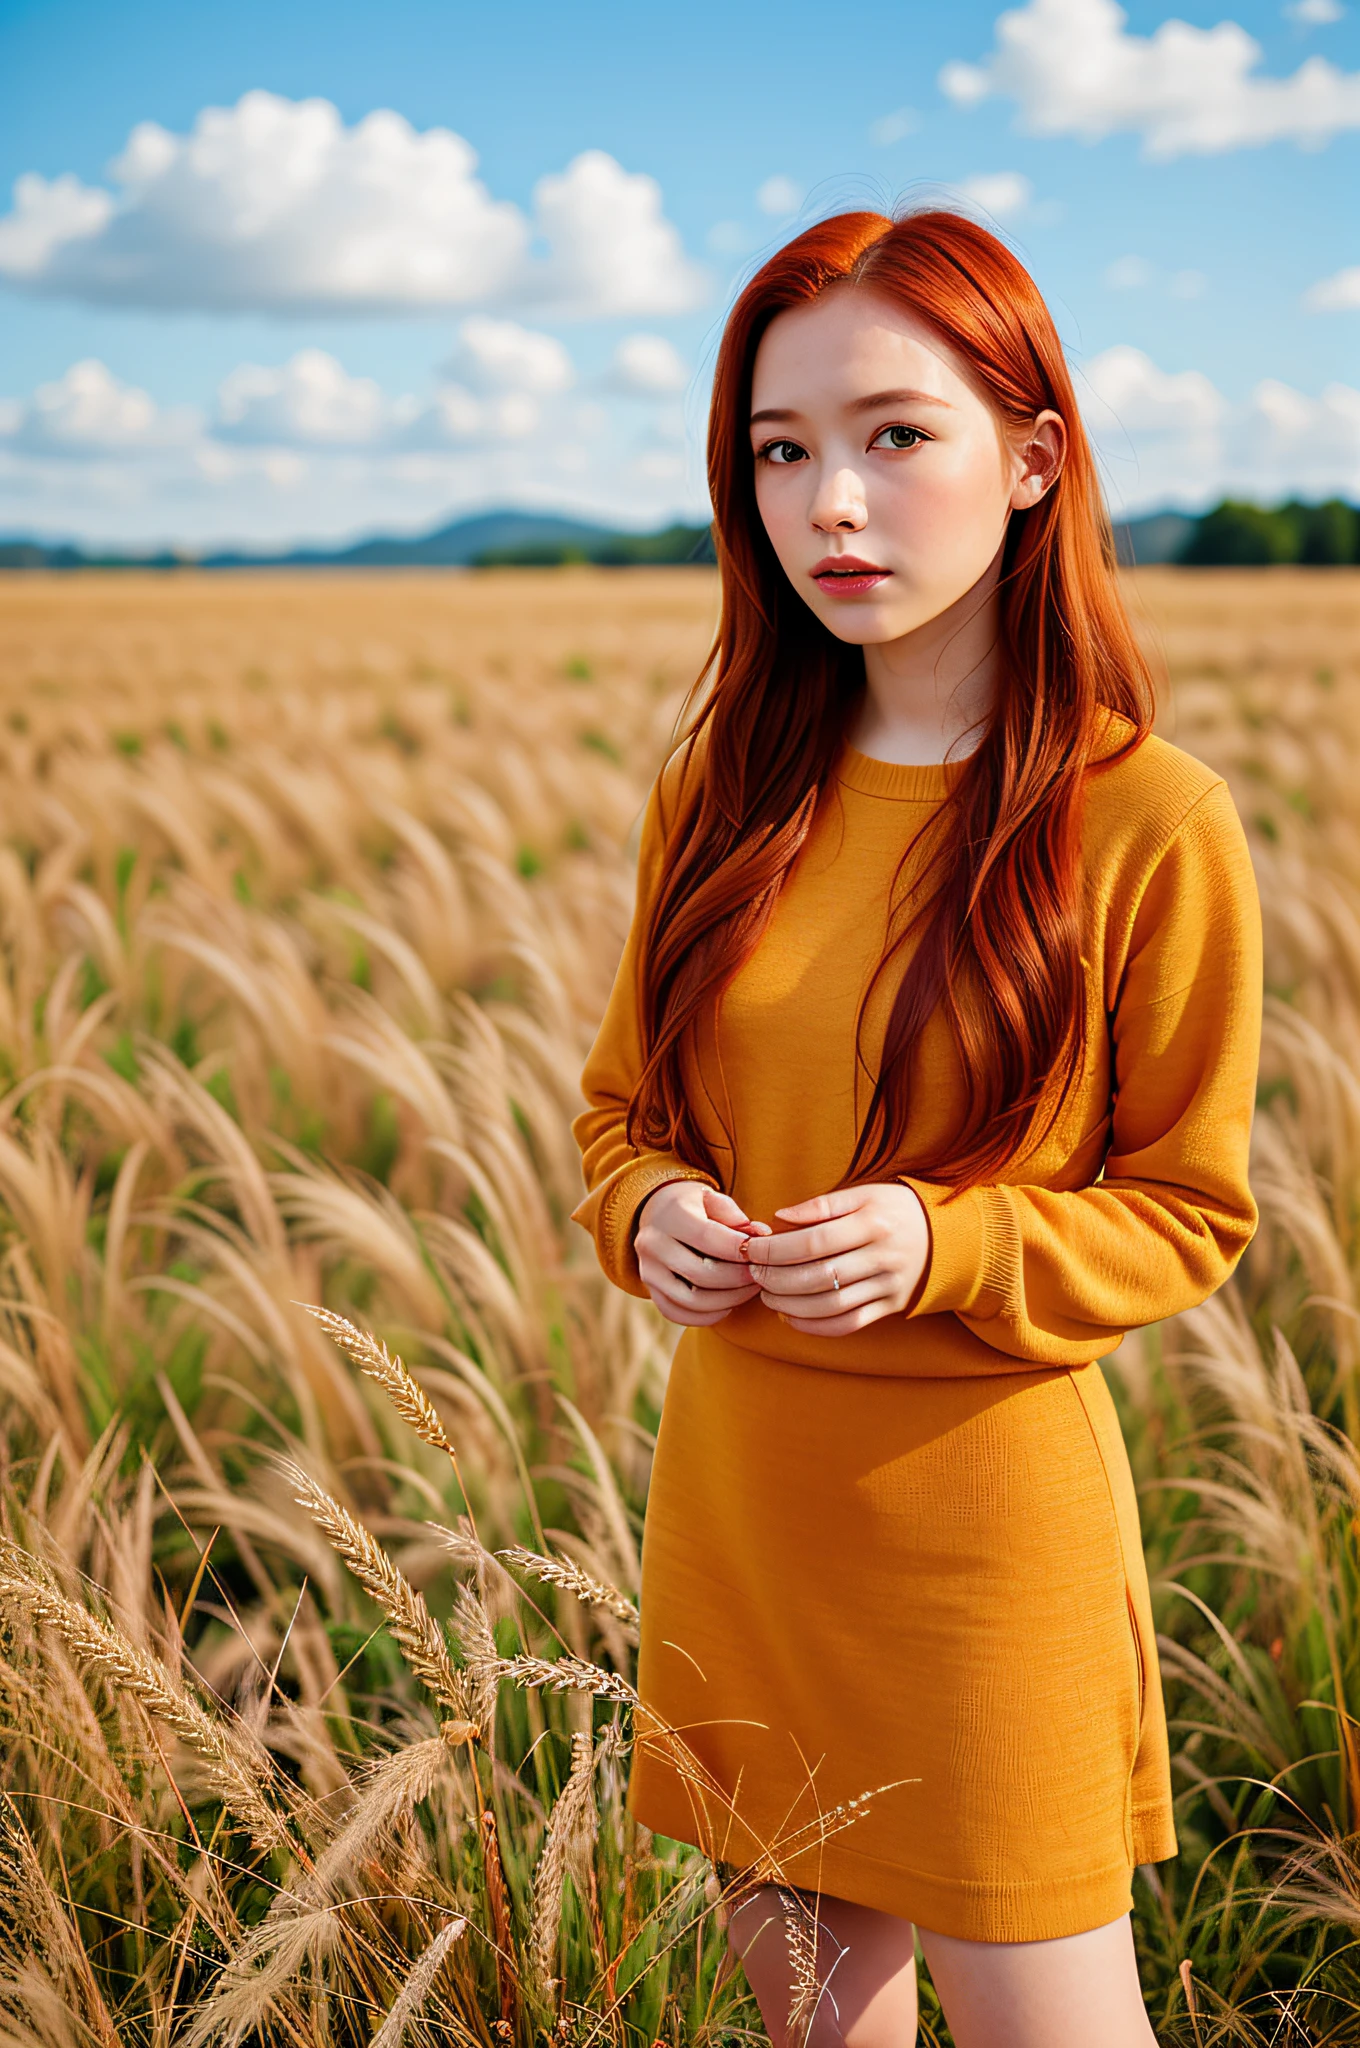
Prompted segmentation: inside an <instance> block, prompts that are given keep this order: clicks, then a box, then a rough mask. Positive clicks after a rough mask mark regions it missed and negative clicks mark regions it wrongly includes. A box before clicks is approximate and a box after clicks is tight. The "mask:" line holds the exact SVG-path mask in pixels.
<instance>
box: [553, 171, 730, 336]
mask: <svg viewBox="0 0 1360 2048" xmlns="http://www.w3.org/2000/svg"><path fill="white" fill-rule="evenodd" d="M534 201H535V205H536V207H537V211H538V220H539V225H540V228H541V230H542V232H543V234H544V235H545V236H546V238H547V241H548V244H549V248H550V251H551V254H550V257H549V260H548V262H547V264H546V266H545V267H544V269H543V271H542V273H541V274H540V275H536V276H535V275H533V274H532V273H530V274H529V275H528V276H526V279H525V285H524V289H525V291H526V294H527V295H529V296H531V297H533V298H535V299H542V300H544V301H546V302H547V303H549V304H551V305H552V306H553V307H554V308H555V309H557V310H560V311H562V312H565V313H581V314H587V313H588V314H617V313H624V314H628V313H633V314H638V313H641V314H658V313H684V312H687V311H688V310H689V309H690V308H691V307H693V306H697V305H698V304H699V303H700V301H701V300H702V299H703V297H704V296H705V294H706V292H707V289H708V277H707V274H706V272H704V271H703V270H701V269H700V268H699V267H698V265H697V264H694V263H691V262H690V260H689V258H688V257H687V256H686V254H685V252H684V248H683V246H682V244H681V241H680V237H679V234H678V233H677V232H676V230H675V228H674V227H673V226H672V225H671V223H670V221H668V220H667V219H666V217H665V214H664V213H663V211H662V203H661V187H660V186H659V185H658V184H657V182H656V180H655V178H649V177H646V176H645V175H643V174H642V173H641V172H629V171H625V170H624V169H623V168H622V166H621V165H619V164H617V163H615V161H614V159H613V157H612V156H608V155H606V153H605V152H604V150H602V149H588V150H586V151H585V152H584V153H583V154H582V155H580V156H578V157H575V158H573V160H572V162H571V163H569V164H568V165H567V168H566V170H565V171H562V172H560V173H559V174H557V175H555V176H553V177H548V178H540V179H539V181H538V183H537V185H536V186H535V187H534Z"/></svg>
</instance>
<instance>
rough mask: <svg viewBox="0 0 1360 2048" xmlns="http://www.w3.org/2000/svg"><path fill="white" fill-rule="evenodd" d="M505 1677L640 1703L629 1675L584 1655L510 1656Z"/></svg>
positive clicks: (503, 1667) (504, 1664) (633, 1704)
mask: <svg viewBox="0 0 1360 2048" xmlns="http://www.w3.org/2000/svg"><path fill="white" fill-rule="evenodd" d="M501 1676H502V1678H508V1679H510V1680H511V1681H512V1682H513V1683H514V1684H515V1685H530V1686H542V1687H543V1688H544V1689H545V1691H548V1692H592V1693H594V1695H595V1697H596V1698H597V1699H601V1700H618V1701H620V1702H621V1703H622V1704H623V1705H624V1706H626V1707H636V1706H638V1705H639V1704H640V1702H639V1700H638V1696H637V1694H636V1693H635V1692H634V1690H633V1688H632V1686H631V1685H630V1684H629V1683H628V1680H627V1679H626V1678H621V1677H620V1676H619V1674H618V1672H617V1671H605V1670H603V1669H602V1668H601V1667H600V1666H599V1665H598V1664H591V1663H589V1662H588V1661H587V1660H586V1658H584V1657H559V1658H557V1659H556V1661H555V1662H552V1663H550V1662H549V1661H548V1660H547V1659H546V1658H544V1657H507V1658H506V1659H505V1660H504V1661H503V1662H502V1664H501Z"/></svg>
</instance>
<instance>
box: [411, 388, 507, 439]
mask: <svg viewBox="0 0 1360 2048" xmlns="http://www.w3.org/2000/svg"><path fill="white" fill-rule="evenodd" d="M541 418H542V413H541V411H540V408H539V404H538V400H537V399H536V398H534V397H532V396H531V395H530V394H529V393H528V392H527V391H502V392H499V393H496V394H494V395H491V396H486V397H479V396H477V395H476V394H474V393H473V392H471V391H469V390H467V389H466V387H465V386H463V385H461V384H441V385H440V387H439V389H438V391H436V393H435V395H434V397H433V399H432V400H431V401H430V403H429V405H427V406H425V407H423V408H422V409H421V411H420V412H418V413H417V414H416V416H415V418H414V419H412V420H411V421H410V423H409V425H407V426H406V427H405V428H404V429H403V430H402V433H401V436H400V445H401V446H402V447H405V448H465V447H476V446H483V447H486V446H494V445H495V444H496V443H497V442H499V441H522V440H524V439H525V438H526V437H527V436H528V435H530V434H532V433H533V431H534V429H535V427H536V426H537V425H538V424H539V421H540V419H541Z"/></svg>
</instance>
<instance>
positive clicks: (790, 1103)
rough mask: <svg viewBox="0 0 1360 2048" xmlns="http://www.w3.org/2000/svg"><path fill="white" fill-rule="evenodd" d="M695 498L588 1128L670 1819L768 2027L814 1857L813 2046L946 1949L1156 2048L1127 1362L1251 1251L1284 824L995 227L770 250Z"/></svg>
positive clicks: (1148, 1692) (876, 222) (580, 1124)
mask: <svg viewBox="0 0 1360 2048" xmlns="http://www.w3.org/2000/svg"><path fill="white" fill-rule="evenodd" d="M709 474H710V482H711V487H712V495H713V505H714V511H715V522H714V533H715V538H716V543H717V548H718V559H719V564H720V567H721V572H722V605H723V608H722V619H721V625H720V628H719V634H718V639H717V643H716V648H715V654H714V659H713V662H712V664H711V669H712V677H711V688H710V689H709V691H708V693H707V695H706V697H705V698H704V700H703V703H702V707H701V708H700V709H699V710H698V712H697V714H696V715H695V717H694V719H693V722H692V726H691V730H690V732H689V735H688V737H687V739H686V740H685V742H684V743H683V744H682V745H681V746H680V747H679V748H678V750H677V751H676V752H675V753H674V754H673V755H672V756H671V759H670V760H669V762H668V763H667V765H666V767H665V768H664V770H663V771H662V774H661V776H660V777H659V779H658V781H657V784H656V786H655V787H654V788H653V790H652V793H651V796H650V799H649V801H648V804H647V809H646V812H645V816H644V821H643V828H642V841H641V852H640V860H639V874H638V900H637V912H636V917H635V920H634V924H633V929H632V933H631V936H630V938H629V941H628V946H627V950H626V952H625V955H624V959H623V962H622V965H621V967H620V969H619V974H618V979H617V981H616V983H615V987H614V991H613V995H612V997H611V1000H610V1004H609V1008H608V1012H607V1014H606V1017H605V1020H604V1024H603V1027H602V1029H601V1031H600V1035H599V1038H598V1041H597V1043H596V1045H595V1048H594V1050H593V1052H592V1054H591V1056H590V1060H589V1062H588V1064H587V1067H586V1071H585V1077H584V1089H585V1095H586V1099H587V1102H588V1103H589V1105H590V1106H589V1108H588V1109H587V1110H586V1111H585V1112H584V1113H583V1114H582V1115H581V1116H580V1117H579V1118H578V1120H577V1124H576V1133H577V1137H578V1140H579V1142H580V1145H581V1148H582V1152H583V1155H584V1164H585V1175H586V1183H587V1186H588V1188H589V1195H588V1198H587V1199H586V1200H585V1201H584V1202H583V1203H582V1204H581V1206H580V1208H579V1209H578V1210H577V1211H576V1216H577V1219H578V1220H579V1221H581V1222H582V1223H584V1224H585V1225H586V1226H587V1227H588V1228H589V1229H590V1230H591V1231H592V1232H593V1234H594V1237H595V1241H596V1244H597V1246H598V1250H599V1256H600V1259H601V1261H602V1263H603V1265H604V1268H605V1270H606V1272H607V1273H608V1274H609V1276H610V1278H611V1279H612V1280H614V1281H615V1282H616V1283H617V1284H618V1285H619V1286H620V1287H623V1288H626V1289H628V1290H629V1291H630V1292H632V1293H634V1294H642V1295H650V1297H651V1299H652V1300H653V1301H654V1302H655V1304H656V1306H657V1307H658V1308H659V1309H660V1311H661V1313H662V1314H663V1315H664V1316H666V1317H667V1318H669V1320H670V1321H672V1322H674V1323H679V1324H682V1325H684V1327H685V1334H684V1336H683V1337H682V1339H681V1341H680V1344H679V1347H678V1349H677V1351H676V1354H675V1361H674V1365H673V1368H672V1372H671V1377H670V1382H669V1386H668V1390H667V1394H666V1401H665V1409H664V1414H663V1417H662V1422H661V1431H660V1438H659V1441H658V1444H657V1452H656V1463H655V1471H654V1476H653V1481H652V1493H651V1499H650V1502H649V1506H648V1511H647V1525H646V1535H645V1541H644V1549H643V1588H642V1611H643V1616H644V1620H643V1634H642V1652H641V1665H640V1679H639V1685H640V1690H641V1694H642V1697H643V1700H644V1702H645V1704H646V1710H647V1726H646V1727H644V1728H643V1729H642V1730H641V1731H640V1737H639V1742H638V1750H637V1755H636V1758H635V1768H634V1779H633V1788H632V1799H633V1804H634V1807H635V1810H636V1812H637V1814H638V1816H639V1817H640V1819H641V1820H643V1821H644V1822H645V1823H646V1824H647V1825H648V1826H650V1827H652V1828H654V1829H657V1830H659V1831H661V1832H664V1833H665V1834H668V1835H671V1836H676V1837H679V1838H680V1839H682V1840H687V1841H690V1842H694V1843H698V1844H699V1845H701V1846H702V1847H703V1848H704V1849H705V1850H706V1852H707V1853H708V1854H709V1855H711V1856H713V1857H714V1858H715V1859H721V1860H722V1862H724V1863H725V1864H730V1865H733V1866H736V1867H737V1868H738V1869H739V1870H742V1871H745V1872H749V1873H750V1874H751V1879H752V1884H753V1885H756V1886H757V1888H756V1889H754V1890H752V1891H750V1892H749V1893H748V1895H747V1897H746V1900H745V1903H743V1904H742V1905H741V1906H740V1908H739V1910H737V1911H736V1912H735V1913H734V1914H733V1916H732V1922H731V1927H732V1937H733V1940H734V1942H735V1944H736V1946H737V1948H738V1950H739V1952H740V1953H741V1954H742V1955H743V1958H744V1960H745V1963H746V1967H747V1971H748V1974H749V1976H750V1978H751V1981H752V1984H753V1986H754V1988H755V1990H756V1993H757V1996H758V1997H759V1999H760V2002H761V2005H762V2009H763V2011H764V2015H765V2019H766V2023H767V2025H768V2027H769V2029H770V2032H771V2034H772V2036H773V2037H774V2039H775V2040H776V2042H779V2041H782V2040H784V2039H786V2038H788V2036H789V2020H788V2014H789V2009H790V1987H791V1982H792V1981H793V1978H794V1977H795V1976H796V1974H797V1971H796V1963H797V1956H796V1948H797V1944H796V1942H795V1944H794V1952H793V1953H792V1954H791V1951H790V1947H789V1944H788V1943H787V1942H786V1939H785V1933H786V1929H785V1925H784V1920H783V1918H782V1916H781V1912H780V1902H779V1900H778V1895H777V1893H774V1892H773V1891H772V1890H771V1889H770V1888H769V1886H768V1885H765V1884H759V1883H758V1880H760V1879H761V1877H762V1876H765V1877H769V1876H770V1875H772V1874H775V1873H778V1874H779V1875H780V1876H781V1878H782V1880H783V1881H784V1882H785V1883H786V1884H788V1885H791V1886H796V1887H798V1888H799V1890H800V1892H801V1893H802V1895H803V1896H805V1897H806V1898H807V1899H809V1900H815V1902H816V1907H817V1915H818V1919H819V1921H820V1923H821V1927H822V1930H823V1932H822V1934H821V1936H820V1940H821V1948H820V1952H819V1955H820V1965H819V1966H820V1968H821V1970H822V1972H823V1974H824V1975H826V1976H827V1977H828V1981H827V1984H826V1988H825V1990H824V1991H823V1993H822V1995H821V1996H820V1998H819V1999H818V2001H817V2004H816V2009H815V2012H814V2014H813V2017H812V2021H811V2036H810V2038H811V2042H812V2043H813V2048H818V2044H822V2043H825V2044H838V2043H846V2044H849V2048H905V2044H907V2043H908V2042H910V2041H911V2040H912V2039H913V2038H914V2033H915V2023H916V2007H915V1997H916V1993H915V1966H914V1932H915V1934H917V1935H919V1939H920V1943H921V1947H922V1949H923V1951H924V1953H925V1956H926V1959H927V1962H928V1964H929V1967H930V1971H931V1975H932V1978H933V1980H934V1983H935V1986H936V1988H937V1990H938V1992H939V1995H940V1998H941V2000H942V2002H943V2006H944V2010H945V2013H946V2016H947V2018H948V2020H949V2024H950V2027H951V2029H952V2031H953V2035H954V2039H955V2041H956V2043H957V2044H958V2048H1097V2044H1098V2048H1135V2044H1139V2048H1142V2044H1146V2043H1148V2042H1150V2041H1151V2040H1152V2038H1153V2037H1152V2034H1151V2031H1150V2029H1149V2027H1148V2023H1147V2019H1146V2017H1145V2014H1144V2010H1143V2005H1142V2001H1141V1998H1140V1995H1139V1987H1138V1977H1137V1971H1136V1967H1135V1961H1134V1952H1133V1941H1132V1934H1131V1928H1130V1920H1129V1912H1130V1907H1131V1891H1130V1883H1131V1877H1132V1873H1133V1869H1134V1866H1135V1865H1136V1864H1139V1863H1151V1862H1155V1861H1157V1860H1158V1859H1160V1858H1164V1857H1168V1856H1171V1855H1173V1854H1174V1853H1175V1837H1174V1833H1173V1829H1172V1812H1171V1792H1170V1781H1169V1770H1168V1760H1167V1739H1166V1726H1165V1721H1164V1717H1163V1709H1162V1701H1161V1691H1160V1685H1159V1680H1158V1670H1157V1655H1156V1648H1155V1642H1154V1636H1153V1626H1152V1617H1151V1612H1150V1607H1149V1598H1148V1585H1147V1579H1146V1575H1145V1571H1144V1566H1143V1559H1142V1550H1141V1544H1140V1540H1139V1528H1138V1513H1137V1507H1136V1503H1135V1498H1134V1492H1133V1486H1132V1482H1131V1477H1130V1473H1129V1466H1128V1460H1127V1456H1126V1453H1125V1450H1124V1445H1123V1442H1122V1439H1121V1437H1120V1433H1119V1428H1118V1423H1117V1420H1116V1416H1115V1412H1114V1408H1113V1406H1112V1403H1111V1400H1110V1396H1109V1394H1108V1393H1107V1391H1106V1388H1105V1383H1104V1380H1103V1378H1102V1375H1101V1371H1100V1367H1099V1365H1098V1364H1097V1363H1096V1361H1097V1360H1098V1359H1099V1358H1101V1357H1102V1356H1104V1355H1105V1354H1106V1353H1108V1352H1110V1351H1113V1350H1114V1349H1115V1347H1116V1346H1117V1345H1118V1344H1119V1342H1120V1339H1121V1338H1122V1337H1123V1335H1124V1333H1125V1332H1126V1331H1127V1330H1129V1329H1132V1328H1134V1327H1136V1326H1138V1325H1141V1324H1145V1323H1151V1322H1155V1321H1157V1320H1159V1319H1160V1318H1162V1317H1165V1316H1170V1315H1174V1314H1175V1313H1176V1312H1177V1311H1178V1310H1181V1309H1185V1308H1188V1307H1189V1306H1190V1305H1191V1304H1192V1303H1195V1302H1198V1301H1202V1300H1203V1299H1204V1297H1205V1296H1206V1295H1208V1294H1209V1293H1211V1292H1212V1290H1213V1289H1214V1288H1216V1287H1217V1286H1219V1285H1220V1283H1221V1282H1222V1281H1223V1280H1224V1279H1225V1278H1226V1277H1227V1275H1228V1274H1229V1273H1230V1272H1231V1271H1232V1268H1233V1265H1234V1263H1235V1262H1236V1260H1237V1259H1238V1258H1239V1256H1240V1255H1241V1253H1242V1251H1243V1249H1244V1248H1245V1246H1246V1245H1247V1243H1248V1242H1249V1240H1250V1238H1251V1236H1252V1233H1253V1230H1254V1229H1255V1226H1256V1209H1255V1206H1254V1204H1253V1201H1252V1197H1251V1194H1250V1192H1249V1189H1248V1185H1247V1145H1248V1137H1249V1133H1250V1125H1251V1115H1252V1106H1253V1100H1254V1086H1255V1076H1256V1064H1257V1056H1258V1047H1259V1032H1260V1001H1261V956H1260V915H1259V908H1258V904H1257V900H1256V895H1255V889H1254V885H1253V880H1252V872H1251V866H1250V862H1249V859H1248V854H1247V849H1246V844H1245V840H1244V837H1243V834H1242V831H1241V827H1240V825H1239V823H1238V820H1237V816H1236V813H1235V811H1234V809H1233V805H1232V801H1231V798H1230V796H1229V793H1228V790H1227V787H1226V785H1225V784H1224V783H1223V781H1222V780H1221V778H1220V777H1218V776H1217V775H1214V774H1212V773H1211V772H1210V771H1209V770H1208V769H1207V768H1204V767H1202V766H1201V765H1200V763H1199V762H1197V761H1195V760H1192V759H1191V758H1190V757H1189V756H1187V755H1186V754H1183V753H1181V752H1180V751H1179V750H1178V749H1177V748H1175V747H1174V746H1171V745H1169V744H1167V743H1166V742H1165V741H1163V740H1161V739H1159V738H1156V737H1152V736H1151V735H1150V732H1149V727H1150V724H1151V718H1152V692H1151V686H1150V681H1149V676H1148V672H1147V669H1146V667H1145V664H1144V662H1143V659H1142V656H1141V655H1140V653H1139V651H1138V648H1137V646H1136V644H1135V641H1134V638H1133V635H1132V633H1131V631H1130V628H1129V624H1128V621H1127V619H1126V617H1125V615H1124V611H1123V608H1122V605H1121V602H1120V597H1119V592H1118V589H1117V587H1116V581H1115V575H1114V570H1113V566H1112V563H1113V556H1112V549H1111V543H1110V533H1109V527H1108V523H1107V520H1106V516H1105V514H1104V512H1103V510H1102V506H1101V499H1100V493H1099V489H1098V484H1097V479H1096V473H1095V469H1094V465H1093V461H1092V457H1091V453H1090V449H1089V446H1088V444H1087V441H1086V437H1085V434H1084V433H1083V430H1082V425H1081V420H1080V416H1079V414H1078V411H1077V406H1076V402H1075V399H1074V397H1073V392H1072V385H1071V381H1070V379H1069V376H1068V373H1067V369H1066V366H1065V364H1064V361H1063V355H1062V350H1061V347H1060V345H1059V343H1058V339H1057V336H1056V334H1055V332H1054V329H1053V324H1052V321H1051V319H1050V317H1049V315H1048V312H1047V310H1046V308H1045V306H1044V304H1043V301H1042V300H1041V298H1040V297H1039V294H1038V292H1037V290H1036V288H1035V286H1034V284H1033V282H1032V281H1031V279H1030V278H1029V276H1028V275H1027V274H1026V272H1025V271H1024V269H1023V268H1022V267H1021V265H1020V264H1019V263H1018V262H1017V261H1016V259H1015V258H1014V257H1013V256H1012V255H1011V254H1010V253H1009V252H1008V251H1007V250H1006V249H1005V247H1004V246H1003V245H1002V244H1001V243H1000V242H998V241H997V240H996V239H995V238H994V237H993V236H991V235H989V234H987V233H986V232H985V231H984V230H983V229H982V228H980V227H977V226H975V225H974V224H972V223H971V222H969V221H968V220H965V219H963V218H960V217H958V216H955V215H952V214H949V213H944V212H924V213H916V214H909V215H907V216H906V217H905V218H903V219H900V220H897V221H892V220H888V219H885V218H883V217H881V216H879V215H877V214H870V213H854V214H846V215H842V216H841V217H839V218H837V219H834V220H829V221H826V222H823V223H822V224H821V225H819V226H816V227H813V228H810V229H809V230H808V231H807V232H806V233H804V234H802V235H800V236H798V238H797V239H796V240H794V241H793V242H791V243H790V244H789V246H788V247H787V248H785V249H782V250H781V251H780V252H779V253H778V254H777V255H776V256H774V257H772V258H771V260H770V261H769V262H768V263H767V264H766V265H765V266H764V268H763V269H762V270H761V271H760V273H759V274H758V275H757V276H756V277H755V279H754V280H753V281H752V283H751V284H750V285H749V286H748V287H747V289H746V290H745V291H744V292H743V294H742V296H741V298H740V299H739V300H738V302H737V305H736V307H735V310H734V311H733V313H732V316H731V319H730V321H729V322H728V326H727V329H726V333H725V336H724V339H723V343H722V348H721V352H720V355H719V360H718V366H717V376H716V382H715V386H714V394H713V406H712V417H711V427H710V440H709ZM667 1729H669V1730H674V1731H677V1732H678V1734H679V1735H680V1736H681V1737H682V1738H683V1741H684V1744H685V1745H686V1746H687V1750H688V1752H689V1754H690V1756H691V1757H692V1759H693V1760H694V1762H693V1765H692V1766H687V1765H684V1764H683V1763H682V1762H681V1761H679V1760H678V1752H677V1749H676V1746H675V1744H674V1743H673V1742H671V1741H670V1740H669V1739H668V1738H667V1736H666V1734H665V1731H666V1730H667ZM879 1787H886V1788H887V1789H885V1790H882V1791H879V1790H878V1789H877V1788H879ZM865 1793H874V1794H876V1796H874V1797H872V1798H871V1799H870V1800H869V1801H868V1803H867V1808H866V1807H864V1806H863V1805H861V1804H860V1798H861V1795H862V1794H865ZM851 1800H854V1801H856V1804H855V1806H854V1807H853V1808H852V1807H851V1806H850V1802H851ZM819 1817H820V1818H819Z"/></svg>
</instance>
